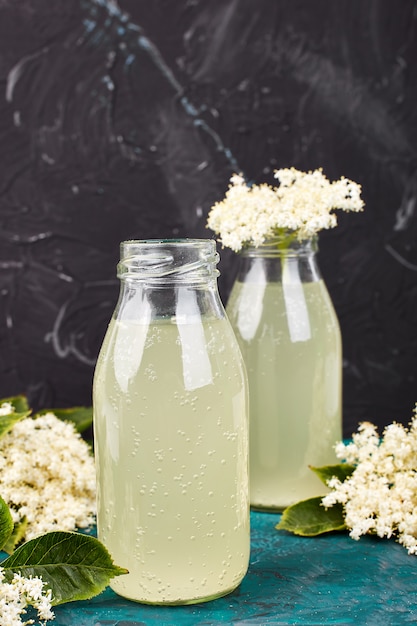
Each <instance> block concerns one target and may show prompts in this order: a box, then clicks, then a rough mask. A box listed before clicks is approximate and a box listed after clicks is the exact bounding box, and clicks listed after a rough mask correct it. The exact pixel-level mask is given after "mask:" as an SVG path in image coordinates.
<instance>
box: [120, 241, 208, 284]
mask: <svg viewBox="0 0 417 626" xmlns="http://www.w3.org/2000/svg"><path fill="white" fill-rule="evenodd" d="M218 261H219V254H218V252H217V250H216V242H215V240H213V239H197V238H195V239H193V238H184V239H180V238H177V239H130V240H126V241H122V242H121V244H120V262H119V263H118V266H117V275H118V277H119V278H120V279H122V280H129V279H130V280H142V281H149V282H157V283H161V284H162V283H166V282H167V281H168V282H170V283H172V282H181V283H185V282H207V281H208V280H209V279H211V278H212V279H216V278H217V276H218V275H219V272H218V270H217V269H216V265H217V263H218Z"/></svg>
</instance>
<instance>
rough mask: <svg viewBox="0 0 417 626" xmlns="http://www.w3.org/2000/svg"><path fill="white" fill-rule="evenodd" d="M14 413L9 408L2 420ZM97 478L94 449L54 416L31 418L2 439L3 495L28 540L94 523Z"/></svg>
mask: <svg viewBox="0 0 417 626" xmlns="http://www.w3.org/2000/svg"><path fill="white" fill-rule="evenodd" d="M11 412H13V407H12V406H10V405H8V404H7V403H4V404H3V405H1V407H0V415H7V414H9V413H11ZM95 491H96V478H95V468H94V459H93V456H92V454H91V453H90V449H89V446H88V444H87V443H86V442H85V441H84V440H83V439H82V437H81V436H80V435H79V434H78V433H77V431H76V429H75V427H74V425H73V424H72V423H70V422H64V421H62V420H60V419H58V418H57V417H56V416H55V415H54V414H53V413H47V414H45V415H42V416H40V417H37V418H31V417H28V418H25V419H23V420H21V421H20V422H17V423H16V424H14V426H13V428H12V429H11V430H10V431H9V432H8V433H6V434H5V435H3V437H2V438H1V439H0V495H1V496H2V497H3V499H4V500H5V501H6V503H7V504H8V506H9V507H10V512H11V514H12V518H13V521H14V522H15V523H18V522H20V521H22V520H23V519H24V518H26V521H27V527H26V531H25V537H24V538H25V539H26V540H28V539H31V538H33V537H35V536H38V535H41V534H44V533H46V532H50V531H53V530H63V531H70V530H75V529H76V528H86V527H88V526H90V525H91V524H93V523H94V515H95V510H96V502H95Z"/></svg>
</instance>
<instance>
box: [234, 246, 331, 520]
mask: <svg viewBox="0 0 417 626" xmlns="http://www.w3.org/2000/svg"><path fill="white" fill-rule="evenodd" d="M316 251H317V244H316V241H315V240H308V241H304V242H302V243H300V242H298V241H292V242H291V243H289V242H288V239H285V238H276V239H274V240H269V241H267V242H266V243H265V244H264V245H261V246H259V247H258V248H255V247H248V248H246V249H244V250H243V252H242V253H241V259H240V265H239V273H238V276H237V280H236V282H235V283H234V286H233V288H232V291H231V294H230V298H229V301H228V304H227V307H226V310H227V313H228V316H229V319H230V320H231V323H232V326H233V327H234V330H235V333H236V336H237V339H238V341H239V344H240V347H241V350H242V353H243V357H244V360H245V363H246V367H247V372H248V378H249V391H250V501H251V505H252V507H254V508H258V509H270V510H282V509H283V508H285V507H287V506H289V505H290V504H293V503H294V502H296V501H299V500H303V499H306V498H309V497H313V496H317V495H321V494H322V493H323V485H322V483H321V482H320V480H319V479H318V478H317V477H316V476H315V475H314V473H313V472H312V471H311V469H309V466H310V465H312V466H323V465H327V464H332V463H336V462H337V459H336V456H335V453H334V445H335V443H336V442H337V441H340V439H341V438H342V423H341V395H342V394H341V386H342V350H341V337H340V329H339V324H338V320H337V317H336V314H335V311H334V308H333V305H332V302H331V300H330V296H329V293H328V291H327V288H326V286H325V284H324V282H323V280H322V278H321V275H320V271H319V268H318V265H317V262H316Z"/></svg>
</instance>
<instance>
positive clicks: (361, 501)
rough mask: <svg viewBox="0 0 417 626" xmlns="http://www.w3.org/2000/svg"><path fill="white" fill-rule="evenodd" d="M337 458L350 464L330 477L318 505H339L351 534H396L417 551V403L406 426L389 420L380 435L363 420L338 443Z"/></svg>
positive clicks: (411, 549)
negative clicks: (346, 471)
mask: <svg viewBox="0 0 417 626" xmlns="http://www.w3.org/2000/svg"><path fill="white" fill-rule="evenodd" d="M336 454H337V456H338V458H340V459H344V460H346V461H347V462H348V463H350V464H352V465H355V466H356V467H355V470H354V472H353V474H352V475H351V476H350V477H348V478H347V479H346V480H344V482H341V481H340V480H338V479H337V478H335V477H333V478H332V479H331V480H330V481H329V482H328V486H329V487H330V488H331V489H332V491H331V492H330V493H328V494H327V495H326V496H325V497H324V498H323V500H322V504H323V506H325V507H326V508H327V507H331V506H333V505H334V504H336V503H337V502H339V503H340V504H342V505H343V508H344V513H345V523H346V526H347V527H348V529H350V536H351V537H352V538H353V539H359V538H360V537H361V535H364V534H366V533H374V534H377V535H378V536H379V537H387V538H389V537H392V536H393V537H396V538H397V540H398V541H399V543H401V544H402V545H403V546H404V547H405V548H407V550H408V553H409V554H417V406H416V409H415V411H414V416H413V419H412V421H411V423H410V425H409V428H406V427H404V426H403V425H401V424H397V423H393V424H390V425H389V426H387V427H386V428H385V430H384V432H383V436H382V438H381V439H380V438H379V436H378V433H377V429H376V427H375V426H374V425H373V424H370V423H368V422H366V423H363V424H361V425H360V426H359V429H358V432H357V433H355V434H354V435H353V437H352V443H349V444H347V445H345V444H343V443H339V444H338V445H337V447H336Z"/></svg>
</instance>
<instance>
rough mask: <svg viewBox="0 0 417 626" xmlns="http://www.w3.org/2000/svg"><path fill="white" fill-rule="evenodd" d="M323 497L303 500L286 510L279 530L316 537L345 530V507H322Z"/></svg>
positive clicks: (338, 505)
mask: <svg viewBox="0 0 417 626" xmlns="http://www.w3.org/2000/svg"><path fill="white" fill-rule="evenodd" d="M321 501H322V496H318V497H316V498H309V499H308V500H302V501H301V502H297V503H296V504H293V505H292V506H289V507H287V508H286V509H285V511H284V512H283V514H282V517H281V520H280V522H279V523H278V524H277V525H276V526H275V528H277V529H278V530H288V531H289V532H291V533H294V535H301V536H303V537H314V536H315V535H321V534H323V533H329V532H332V531H336V530H345V529H346V525H345V521H344V517H343V507H342V505H341V504H335V505H334V506H332V507H329V508H328V509H325V508H324V506H322V505H321Z"/></svg>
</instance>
